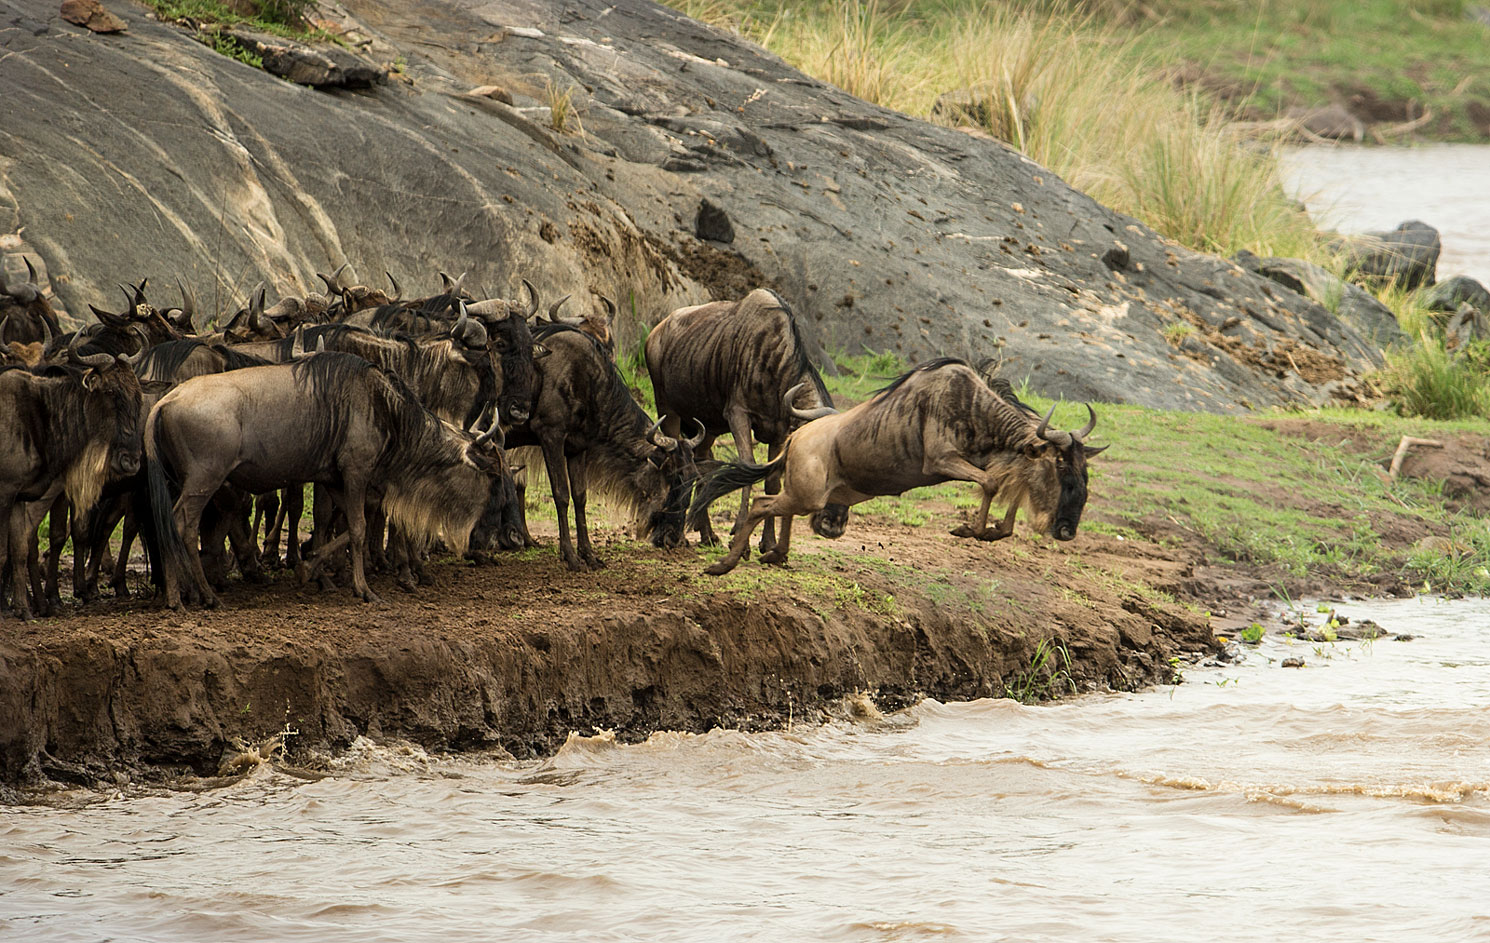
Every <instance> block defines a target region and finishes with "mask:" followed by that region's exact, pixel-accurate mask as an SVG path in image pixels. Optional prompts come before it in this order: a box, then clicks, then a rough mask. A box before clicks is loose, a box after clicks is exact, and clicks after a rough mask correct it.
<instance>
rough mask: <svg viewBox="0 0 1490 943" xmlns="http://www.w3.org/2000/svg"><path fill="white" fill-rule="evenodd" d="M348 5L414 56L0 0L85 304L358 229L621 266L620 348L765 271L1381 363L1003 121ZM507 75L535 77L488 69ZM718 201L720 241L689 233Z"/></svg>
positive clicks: (4, 182)
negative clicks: (702, 210)
mask: <svg viewBox="0 0 1490 943" xmlns="http://www.w3.org/2000/svg"><path fill="white" fill-rule="evenodd" d="M344 6H345V7H346V10H347V16H346V22H345V23H344V24H343V25H344V26H347V27H348V28H351V29H353V30H354V34H355V35H356V36H359V37H363V38H365V39H366V44H365V45H363V46H361V47H359V48H362V49H364V50H365V53H364V54H365V55H366V56H367V57H368V58H371V59H373V60H375V61H376V62H378V63H380V64H388V63H391V62H393V61H394V59H395V57H402V58H403V59H404V64H403V68H402V70H401V72H400V81H397V82H387V83H380V84H376V85H374V86H372V87H371V88H369V89H367V90H363V91H356V92H338V93H326V92H319V91H315V90H312V89H309V88H305V87H302V86H299V85H292V84H290V83H287V82H284V81H281V80H279V79H277V78H274V77H273V76H270V75H268V74H266V73H264V72H263V71H260V70H256V69H252V68H249V67H247V66H245V65H243V64H242V63H239V62H236V61H233V60H230V59H227V58H225V57H223V56H220V55H217V54H215V53H214V52H212V50H210V49H208V48H206V47H204V46H203V45H202V44H201V43H199V42H197V41H195V39H194V38H193V37H192V36H191V35H190V34H189V33H188V32H186V31H185V30H183V29H181V28H178V27H174V26H171V25H168V24H162V23H158V22H154V21H152V20H149V19H147V18H144V17H141V18H137V19H135V20H133V21H132V22H131V24H130V27H131V28H130V30H129V32H128V33H125V34H120V35H117V36H112V37H100V36H94V35H92V34H87V33H83V32H80V31H78V30H76V29H74V28H72V27H65V26H63V25H62V24H60V22H59V21H58V20H57V18H56V16H55V9H56V8H55V6H53V5H52V2H49V0H0V88H3V89H4V90H5V93H4V94H0V128H3V129H4V133H3V134H0V237H4V236H5V235H6V234H12V235H14V234H17V233H18V231H20V230H21V227H23V226H24V232H23V233H22V234H21V235H22V236H23V239H22V241H24V242H25V246H22V247H19V248H21V249H23V250H24V251H34V252H37V253H39V254H40V255H41V256H43V257H44V258H45V259H46V261H47V262H48V272H49V273H50V277H51V279H52V286H53V288H54V290H55V292H56V293H57V295H58V296H59V298H60V300H61V302H62V303H63V304H65V306H66V308H67V309H68V310H69V311H70V312H72V313H73V314H75V315H76V314H79V313H85V312H86V311H87V308H86V304H87V303H88V302H94V303H97V304H100V305H109V304H113V303H114V298H115V296H116V295H117V291H118V289H117V288H116V287H115V285H116V283H118V282H120V281H123V280H126V279H129V280H138V279H139V278H142V277H145V276H149V277H150V278H151V284H152V285H154V284H163V285H169V284H172V282H173V280H174V278H175V277H176V276H177V275H178V274H179V275H181V276H183V277H184V278H185V280H186V281H187V283H188V285H189V286H190V287H191V288H192V289H193V290H194V293H195V295H196V297H197V299H198V301H199V304H201V306H202V307H208V306H210V305H214V304H215V305H216V307H217V308H218V309H225V308H229V307H230V306H231V305H234V304H236V303H238V302H239V301H240V300H241V299H242V296H243V295H244V294H245V293H246V292H247V290H248V289H250V288H251V287H252V286H253V285H254V284H255V283H256V282H257V281H259V280H260V279H264V280H267V281H269V282H270V283H271V284H272V285H276V286H277V287H278V288H279V289H280V290H281V291H284V292H288V291H291V290H293V291H297V292H302V293H303V292H304V291H305V290H306V289H308V288H315V287H317V286H318V285H319V283H318V282H317V281H316V280H315V278H314V272H316V271H318V270H319V271H328V270H330V269H332V268H334V267H335V266H337V265H338V264H340V263H341V262H342V261H345V260H350V261H352V262H353V264H354V266H355V268H356V270H357V271H358V272H359V273H363V274H364V275H367V276H371V275H372V273H380V272H382V271H384V270H385V269H386V270H389V271H392V272H393V273H394V274H395V275H396V276H398V277H399V280H400V282H401V283H402V284H403V285H405V286H406V289H407V290H408V291H410V292H414V291H429V290H433V289H434V288H436V287H437V286H438V282H437V281H436V279H435V273H436V272H437V271H440V270H445V271H449V272H459V271H463V270H469V271H470V274H469V276H468V277H467V282H466V284H468V285H473V286H478V287H483V288H484V290H485V291H487V292H490V293H502V294H505V295H507V296H509V297H517V296H519V295H520V294H521V289H520V287H519V283H518V279H519V278H520V277H527V278H529V279H531V280H532V281H533V282H535V283H536V284H537V285H538V287H539V288H540V290H541V291H542V293H543V294H544V296H545V297H547V298H550V299H552V298H557V297H558V296H559V295H562V294H565V293H568V292H580V293H581V297H582V296H583V293H584V292H589V293H591V294H592V295H594V294H603V295H606V296H608V297H611V298H615V299H617V300H618V301H619V302H620V307H621V308H622V312H623V314H622V323H620V324H618V325H617V335H618V336H617V340H618V343H619V344H620V346H621V347H622V348H623V349H625V348H628V347H630V346H631V345H632V344H634V343H635V342H636V340H637V339H638V338H639V337H640V336H641V335H642V333H643V332H644V331H645V330H646V328H647V326H648V325H649V324H651V323H654V322H656V321H657V320H658V319H659V318H661V317H662V316H663V315H665V314H666V313H667V312H668V311H670V310H671V309H672V308H674V307H676V306H678V305H681V304H688V303H694V302H698V301H703V300H707V299H708V298H710V297H712V296H738V295H742V294H744V293H745V292H746V291H748V290H749V289H750V288H753V287H756V286H758V285H768V286H771V287H774V288H776V289H777V290H779V291H780V292H781V293H782V295H783V296H784V297H785V298H786V299H787V300H788V301H790V302H791V304H792V305H793V307H794V308H795V309H796V311H797V313H798V316H799V318H800V320H801V321H802V323H803V325H804V332H805V333H806V334H807V336H808V338H809V341H811V342H815V343H816V344H817V345H818V346H820V348H821V349H823V350H826V351H846V352H849V353H860V352H862V351H863V350H864V349H865V348H868V349H871V350H875V351H882V350H889V351H893V352H895V353H898V354H900V355H902V356H904V357H905V358H907V359H909V360H912V361H916V360H922V359H925V358H929V357H933V356H937V355H941V354H948V355H957V356H964V357H969V358H981V357H984V356H999V357H1002V358H1003V360H1004V371H1005V374H1006V375H1009V376H1017V377H1019V378H1021V379H1022V378H1024V377H1028V378H1029V380H1030V383H1031V384H1032V386H1033V387H1034V388H1035V389H1036V390H1038V391H1041V392H1043V393H1047V394H1053V395H1064V396H1066V397H1068V398H1082V399H1094V400H1107V401H1130V402H1139V403H1145V404H1148V405H1153V406H1163V407H1172V408H1187V409H1207V410H1239V409H1244V408H1246V407H1247V406H1248V405H1255V406H1263V405H1266V404H1273V403H1299V404H1302V403H1315V402H1323V401H1326V400H1329V399H1330V398H1331V397H1333V396H1337V395H1349V390H1350V386H1351V384H1352V383H1353V381H1354V379H1355V378H1356V377H1357V375H1358V374H1359V373H1360V372H1362V371H1364V370H1368V369H1370V368H1371V367H1372V366H1373V365H1374V363H1375V362H1376V355H1375V351H1374V350H1373V348H1372V345H1371V343H1370V341H1369V340H1368V339H1367V338H1365V337H1364V336H1363V335H1361V334H1360V332H1358V331H1356V330H1355V329H1354V328H1352V327H1351V326H1350V325H1349V324H1347V323H1346V322H1344V321H1343V320H1342V319H1340V318H1337V317H1335V316H1334V315H1332V314H1330V313H1329V312H1328V311H1326V310H1325V309H1324V308H1322V307H1321V306H1319V305H1318V304H1316V303H1315V302H1313V301H1311V300H1309V299H1308V298H1305V297H1303V296H1300V295H1296V294H1294V293H1293V292H1289V291H1287V290H1285V289H1283V288H1282V287H1281V286H1278V285H1276V284H1275V283H1273V282H1271V281H1269V280H1267V279H1265V278H1262V277H1260V276H1257V275H1255V274H1252V273H1249V272H1246V271H1244V270H1243V269H1241V268H1240V267H1238V266H1236V265H1234V264H1232V263H1231V262H1228V261H1226V260H1223V259H1219V258H1215V257H1211V256H1205V255H1201V254H1197V253H1194V252H1190V251H1188V250H1185V249H1183V248H1181V247H1179V246H1177V245H1175V244H1173V243H1171V242H1169V241H1167V240H1165V239H1163V238H1161V237H1159V236H1158V235H1156V234H1155V233H1154V232H1153V231H1152V230H1151V229H1149V228H1148V227H1147V226H1145V225H1143V224H1142V223H1140V222H1138V221H1137V220H1134V219H1130V218H1127V217H1124V216H1120V215H1118V214H1116V213H1114V212H1112V211H1111V210H1109V209H1107V208H1105V207H1103V206H1101V205H1099V204H1098V203H1096V202H1095V201H1093V200H1092V199H1090V198H1089V197H1087V196H1085V195H1083V194H1081V193H1078V192H1076V191H1075V190H1072V189H1071V188H1070V187H1068V186H1067V185H1066V184H1065V183H1064V182H1062V181H1061V180H1060V179H1059V178H1058V177H1056V176H1055V175H1054V174H1053V173H1051V172H1050V171H1049V170H1047V169H1046V168H1044V167H1041V166H1039V165H1038V164H1036V163H1034V162H1032V161H1030V160H1028V159H1026V158H1025V157H1023V156H1022V155H1020V154H1019V153H1017V152H1016V151H1014V150H1012V149H1011V148H1009V147H1007V146H1005V145H1003V144H1001V143H999V142H996V141H992V140H988V139H986V138H982V137H978V136H975V135H971V134H965V133H962V132H959V131H957V130H955V129H949V128H944V127H939V126H936V125H934V124H930V123H928V122H924V121H919V120H915V119H912V118H909V117H906V116H904V115H900V114H896V113H894V112H891V111H887V110H885V109H882V108H878V107H876V106H873V105H869V104H866V103H865V102H862V101H860V100H858V99H855V98H853V97H852V96H850V95H848V94H846V93H844V92H842V91H840V90H838V89H836V88H833V87H831V86H828V85H825V84H823V83H821V82H818V81H816V80H814V79H810V78H807V77H805V76H803V75H801V74H800V73H798V72H796V71H795V70H793V69H791V68H790V67H788V66H787V65H785V64H784V63H782V62H781V61H780V60H779V59H777V58H775V57H774V56H772V55H770V54H768V53H766V52H764V51H762V50H761V49H759V48H758V47H755V46H753V45H751V44H750V43H748V42H745V41H743V40H741V39H739V38H737V37H734V36H730V35H727V34H725V33H722V32H719V31H716V30H713V29H710V28H707V27H704V26H702V25H700V24H698V23H696V22H694V21H692V20H689V19H688V18H687V17H685V16H683V15H681V14H679V13H677V12H675V11H673V10H670V9H668V8H665V7H661V6H656V5H654V4H651V3H645V2H639V0H623V2H620V3H614V2H612V0H463V2H456V0H435V2H430V3H419V4H414V3H395V2H391V0H347V2H346V3H345V4H344ZM337 15H340V14H337ZM11 27H13V28H11ZM59 75H66V77H67V81H66V82H65V83H61V82H58V81H57V79H56V77H57V76H59ZM492 85H495V86H501V87H502V88H503V89H505V90H507V91H508V92H509V94H510V96H511V99H512V101H513V102H514V103H515V105H508V104H505V103H504V102H502V101H499V100H495V99H493V98H490V97H487V96H486V95H473V94H469V93H470V92H471V90H472V89H475V88H480V87H483V86H492ZM548 87H553V88H558V89H573V90H576V96H575V103H576V105H577V108H578V118H579V121H578V123H577V125H576V126H575V127H574V128H573V129H572V133H561V132H559V131H556V130H554V129H553V128H551V127H550V126H549V125H550V121H549V117H548V109H547V108H546V107H543V105H544V102H545V90H546V89H547V88H548ZM121 89H128V94H120V90H121ZM579 128H582V129H583V133H579V130H578V129H579ZM704 200H708V201H709V202H710V203H712V204H713V205H715V206H717V207H719V208H720V209H721V210H723V211H724V213H725V214H726V215H727V217H728V219H729V221H730V224H731V226H730V228H731V230H732V232H733V234H734V240H733V242H729V243H725V242H721V241H711V240H701V239H699V238H698V235H697V222H698V210H699V207H700V206H702V205H703V201H704ZM705 233H706V234H710V233H717V230H711V229H708V228H707V227H706V229H705ZM592 300H593V298H592ZM1176 319H1180V320H1184V321H1186V322H1188V323H1190V324H1191V325H1192V326H1193V327H1194V329H1195V330H1194V332H1193V335H1192V337H1193V341H1194V342H1193V343H1190V342H1189V341H1188V340H1187V343H1186V345H1185V349H1176V348H1173V347H1171V346H1170V345H1169V343H1168V342H1167V341H1166V340H1165V335H1164V330H1165V329H1166V327H1167V326H1168V325H1171V324H1173V323H1174V322H1175V321H1176Z"/></svg>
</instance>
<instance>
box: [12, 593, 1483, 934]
mask: <svg viewBox="0 0 1490 943" xmlns="http://www.w3.org/2000/svg"><path fill="white" fill-rule="evenodd" d="M1341 611H1342V612H1345V613H1347V614H1348V615H1350V616H1353V617H1355V618H1357V619H1359V618H1362V617H1372V618H1375V619H1376V620H1377V621H1378V622H1380V623H1381V624H1382V625H1383V627H1384V628H1385V629H1386V630H1388V631H1389V632H1392V633H1398V634H1401V633H1410V634H1411V635H1413V636H1414V638H1412V639H1411V640H1395V639H1392V638H1382V639H1378V640H1376V641H1374V642H1371V643H1364V642H1359V641H1351V642H1346V641H1339V642H1335V643H1317V644H1316V643H1309V642H1304V641H1295V640H1290V639H1285V638H1281V637H1272V636H1270V637H1268V638H1267V639H1265V640H1264V641H1263V643H1262V644H1261V645H1260V646H1257V647H1250V646H1248V647H1247V651H1248V657H1247V658H1246V660H1245V661H1243V662H1241V663H1239V664H1233V665H1227V666H1222V667H1212V668H1203V667H1192V668H1187V669H1186V671H1185V683H1183V684H1180V685H1176V686H1166V687H1161V688H1158V689H1156V690H1153V691H1149V692H1145V693H1141V694H1135V695H1091V696H1086V697H1081V698H1076V699H1072V700H1068V701H1065V702H1062V703H1057V704H1054V705H1051V706H1036V707H1027V706H1022V705H1020V704H1017V703H1015V702H1012V701H1005V700H1000V701H977V702H972V703H966V704H940V703H936V702H925V703H922V704H920V705H919V706H916V707H914V708H912V709H910V710H908V711H905V712H903V713H900V714H894V715H888V716H883V717H881V716H877V715H876V714H875V713H874V712H873V711H872V709H864V708H862V707H861V708H860V709H858V710H854V709H853V708H854V705H853V704H852V703H850V704H846V705H844V709H843V716H842V718H841V719H840V720H838V721H837V722H834V723H831V724H829V725H826V726H802V725H798V726H796V727H794V728H793V729H791V730H788V731H783V732H778V733H766V734H742V733H738V732H733V731H716V732H713V733H710V734H707V735H702V736H693V735H682V734H658V735H656V736H654V737H652V738H651V739H650V740H649V741H647V742H646V743H643V744H639V745H631V746H623V745H618V744H616V743H615V742H614V741H612V740H611V739H610V738H608V737H605V736H600V737H591V738H575V739H572V740H571V742H570V743H569V744H568V745H567V746H566V747H565V748H564V749H563V750H562V751H561V752H560V753H559V754H558V755H557V756H554V757H553V758H551V759H549V760H547V761H543V762H538V763H518V762H513V761H510V760H502V759H499V758H495V757H464V758H456V759H450V758H431V757H427V756H425V755H423V754H422V753H421V752H420V751H418V750H417V749H414V748H408V749H399V748H396V747H387V746H383V747H372V746H371V745H370V744H369V745H365V744H361V743H359V745H358V748H356V749H354V750H353V751H352V752H351V754H350V755H348V756H347V757H344V758H343V759H342V760H340V761H339V764H340V765H339V769H338V771H337V772H336V773H334V774H333V775H331V776H329V777H326V778H323V779H319V780H306V779H302V778H299V777H297V776H295V775H292V774H291V773H290V772H288V771H285V770H283V769H276V768H274V767H273V766H264V767H260V768H259V769H258V770H257V771H255V772H254V773H253V774H251V775H249V776H248V777H247V778H245V779H243V780H242V781H240V782H238V783H237V784H235V785H232V786H229V787H226V788H222V789H217V790H212V791H208V792H201V793H197V792H184V791H176V792H154V793H142V792H140V791H138V790H131V791H129V792H128V793H127V794H125V795H120V796H116V797H110V798H105V799H102V800H97V801H92V802H89V803H87V804H81V805H79V804H77V803H78V800H79V797H78V796H76V795H73V796H63V797H58V798H57V800H55V803H54V804H53V805H51V806H31V807H21V808H7V809H3V810H0V939H6V940H26V941H32V940H46V941H57V940H63V941H65V940H79V941H97V940H105V939H107V940H150V941H198V940H244V941H248V940H253V941H259V940H315V941H321V943H333V941H343V940H345V941H349V943H350V941H357V943H362V941H369V940H389V941H426V940H427V941H439V943H449V941H455V940H533V941H549V940H638V941H672V940H688V941H694V940H698V941H717V940H762V941H777V940H845V941H858V940H865V941H875V940H922V939H927V940H980V941H981V940H1072V941H1076V940H1080V941H1090V940H1176V941H1191V940H1194V939H1196V938H1197V935H1200V934H1203V935H1204V936H1205V937H1209V938H1216V939H1225V940H1258V941H1269V943H1272V941H1278V940H1350V941H1363V940H1384V941H1393V943H1397V941H1403V940H1470V939H1487V938H1490V792H1487V790H1490V631H1487V629H1490V601H1484V600H1475V601H1459V602H1451V603H1445V602H1437V601H1434V600H1427V599H1425V600H1411V601H1393V602H1371V603H1360V604H1353V605H1346V606H1344V607H1342V610H1341ZM1290 656H1300V657H1302V658H1303V659H1304V661H1305V666H1304V667H1302V668H1284V667H1282V666H1281V664H1282V661H1283V659H1285V658H1288V657H1290ZM57 803H60V804H62V805H65V804H68V803H73V807H70V808H63V807H60V806H59V804H57Z"/></svg>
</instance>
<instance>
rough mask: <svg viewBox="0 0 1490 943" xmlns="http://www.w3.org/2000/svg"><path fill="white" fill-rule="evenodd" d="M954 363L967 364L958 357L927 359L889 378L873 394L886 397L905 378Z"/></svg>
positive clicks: (903, 382) (902, 383)
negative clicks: (886, 383)
mask: <svg viewBox="0 0 1490 943" xmlns="http://www.w3.org/2000/svg"><path fill="white" fill-rule="evenodd" d="M954 364H960V365H962V366H964V367H965V366H967V361H966V360H962V359H960V358H958V357H937V358H936V359H935V360H928V361H926V362H925V363H919V364H916V365H915V366H914V367H912V368H910V369H909V370H907V371H905V372H904V373H902V374H901V375H900V376H898V377H896V378H895V379H893V380H891V381H890V383H889V384H888V385H886V386H882V387H880V388H879V389H877V390H875V391H874V395H875V396H879V397H881V398H882V399H883V398H888V397H889V396H890V395H891V394H892V393H894V392H895V391H896V390H898V389H900V388H901V387H902V386H904V385H905V381H906V380H909V379H910V378H911V377H913V376H915V375H916V374H918V373H930V372H931V371H933V370H940V369H941V368H942V367H949V366H952V365H954Z"/></svg>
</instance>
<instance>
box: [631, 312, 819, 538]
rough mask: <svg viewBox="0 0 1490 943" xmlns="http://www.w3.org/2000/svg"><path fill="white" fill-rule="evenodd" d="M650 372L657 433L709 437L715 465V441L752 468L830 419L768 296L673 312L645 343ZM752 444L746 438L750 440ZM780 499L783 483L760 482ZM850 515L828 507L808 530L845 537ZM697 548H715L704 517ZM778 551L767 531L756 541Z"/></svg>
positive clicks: (743, 502)
mask: <svg viewBox="0 0 1490 943" xmlns="http://www.w3.org/2000/svg"><path fill="white" fill-rule="evenodd" d="M646 352H647V372H648V373H649V374H650V375H651V377H652V389H653V391H654V392H655V394H656V396H657V414H658V415H660V416H666V417H667V421H666V422H664V423H663V426H662V428H663V431H664V432H666V433H668V434H669V435H673V436H676V435H678V434H679V431H680V430H681V429H682V428H684V424H685V423H692V422H698V423H699V424H701V425H702V426H703V427H704V430H705V431H706V433H707V435H706V436H705V437H704V441H703V443H702V444H701V445H700V446H699V448H698V457H699V459H700V460H707V459H710V458H712V457H713V448H714V439H715V438H716V437H717V436H719V435H722V434H724V433H726V432H728V433H730V434H731V435H733V436H734V438H735V450H736V451H737V452H738V453H739V456H740V461H742V462H752V461H754V454H755V442H756V441H759V442H764V443H765V444H766V445H767V446H769V447H770V448H769V456H770V459H772V460H774V459H775V458H776V456H777V455H778V454H779V453H780V450H781V445H782V443H784V442H785V441H786V437H787V436H788V435H790V434H791V432H792V430H793V429H795V428H797V427H798V426H800V425H801V424H802V423H803V422H804V421H808V420H811V419H815V418H817V417H818V416H821V415H827V414H829V413H831V412H833V408H832V407H833V398H832V397H831V396H829V395H828V389H827V387H825V386H824V385H823V378H822V377H821V376H819V375H818V372H817V370H816V368H814V367H813V365H812V361H811V360H809V359H808V356H807V350H806V345H805V344H804V343H803V341H802V335H801V333H800V332H799V331H798V330H797V322H796V318H794V317H793V316H792V311H791V308H790V307H788V305H787V303H786V302H785V301H784V300H782V298H781V296H780V295H778V294H776V293H775V292H774V291H770V290H769V289H765V288H757V289H756V290H755V291H752V292H751V293H750V294H748V295H746V296H745V297H744V298H742V299H741V300H739V301H711V302H709V303H708V304H702V305H694V306H692V307H688V308H679V309H678V310H676V311H674V312H673V313H672V314H670V315H668V316H667V317H665V318H663V319H662V320H661V321H660V322H658V324H657V326H656V327H654V328H652V332H651V333H650V334H648V335H647V348H646ZM752 436H753V438H752ZM780 490H781V476H780V474H779V473H777V472H773V473H771V474H769V475H767V476H766V494H776V493H777V492H778V491H780ZM749 510H750V486H749V485H747V486H745V487H744V488H742V489H740V512H739V514H738V515H737V516H736V518H735V526H734V531H733V532H734V533H738V532H739V530H740V528H741V527H743V526H744V525H745V516H746V514H747V513H748V512H749ZM847 519H848V508H846V507H843V506H841V505H830V506H829V507H827V508H824V509H823V510H822V511H821V512H819V513H817V514H814V515H813V518H812V528H813V530H815V531H817V532H818V533H820V534H822V535H823V536H825V537H837V536H839V535H841V534H842V533H843V526H844V523H845V522H846V521H847ZM698 527H699V540H700V541H701V542H702V543H705V544H715V543H718V540H717V538H716V537H715V536H714V528H713V526H712V525H711V524H710V522H709V518H708V516H707V515H704V516H703V517H702V518H700V519H699V520H698ZM775 545H776V530H775V527H774V526H773V522H772V521H770V520H767V521H766V526H765V529H764V531H763V532H762V534H761V543H760V549H761V552H762V553H765V552H766V551H768V550H770V549H771V548H772V547H774V546H775Z"/></svg>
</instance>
